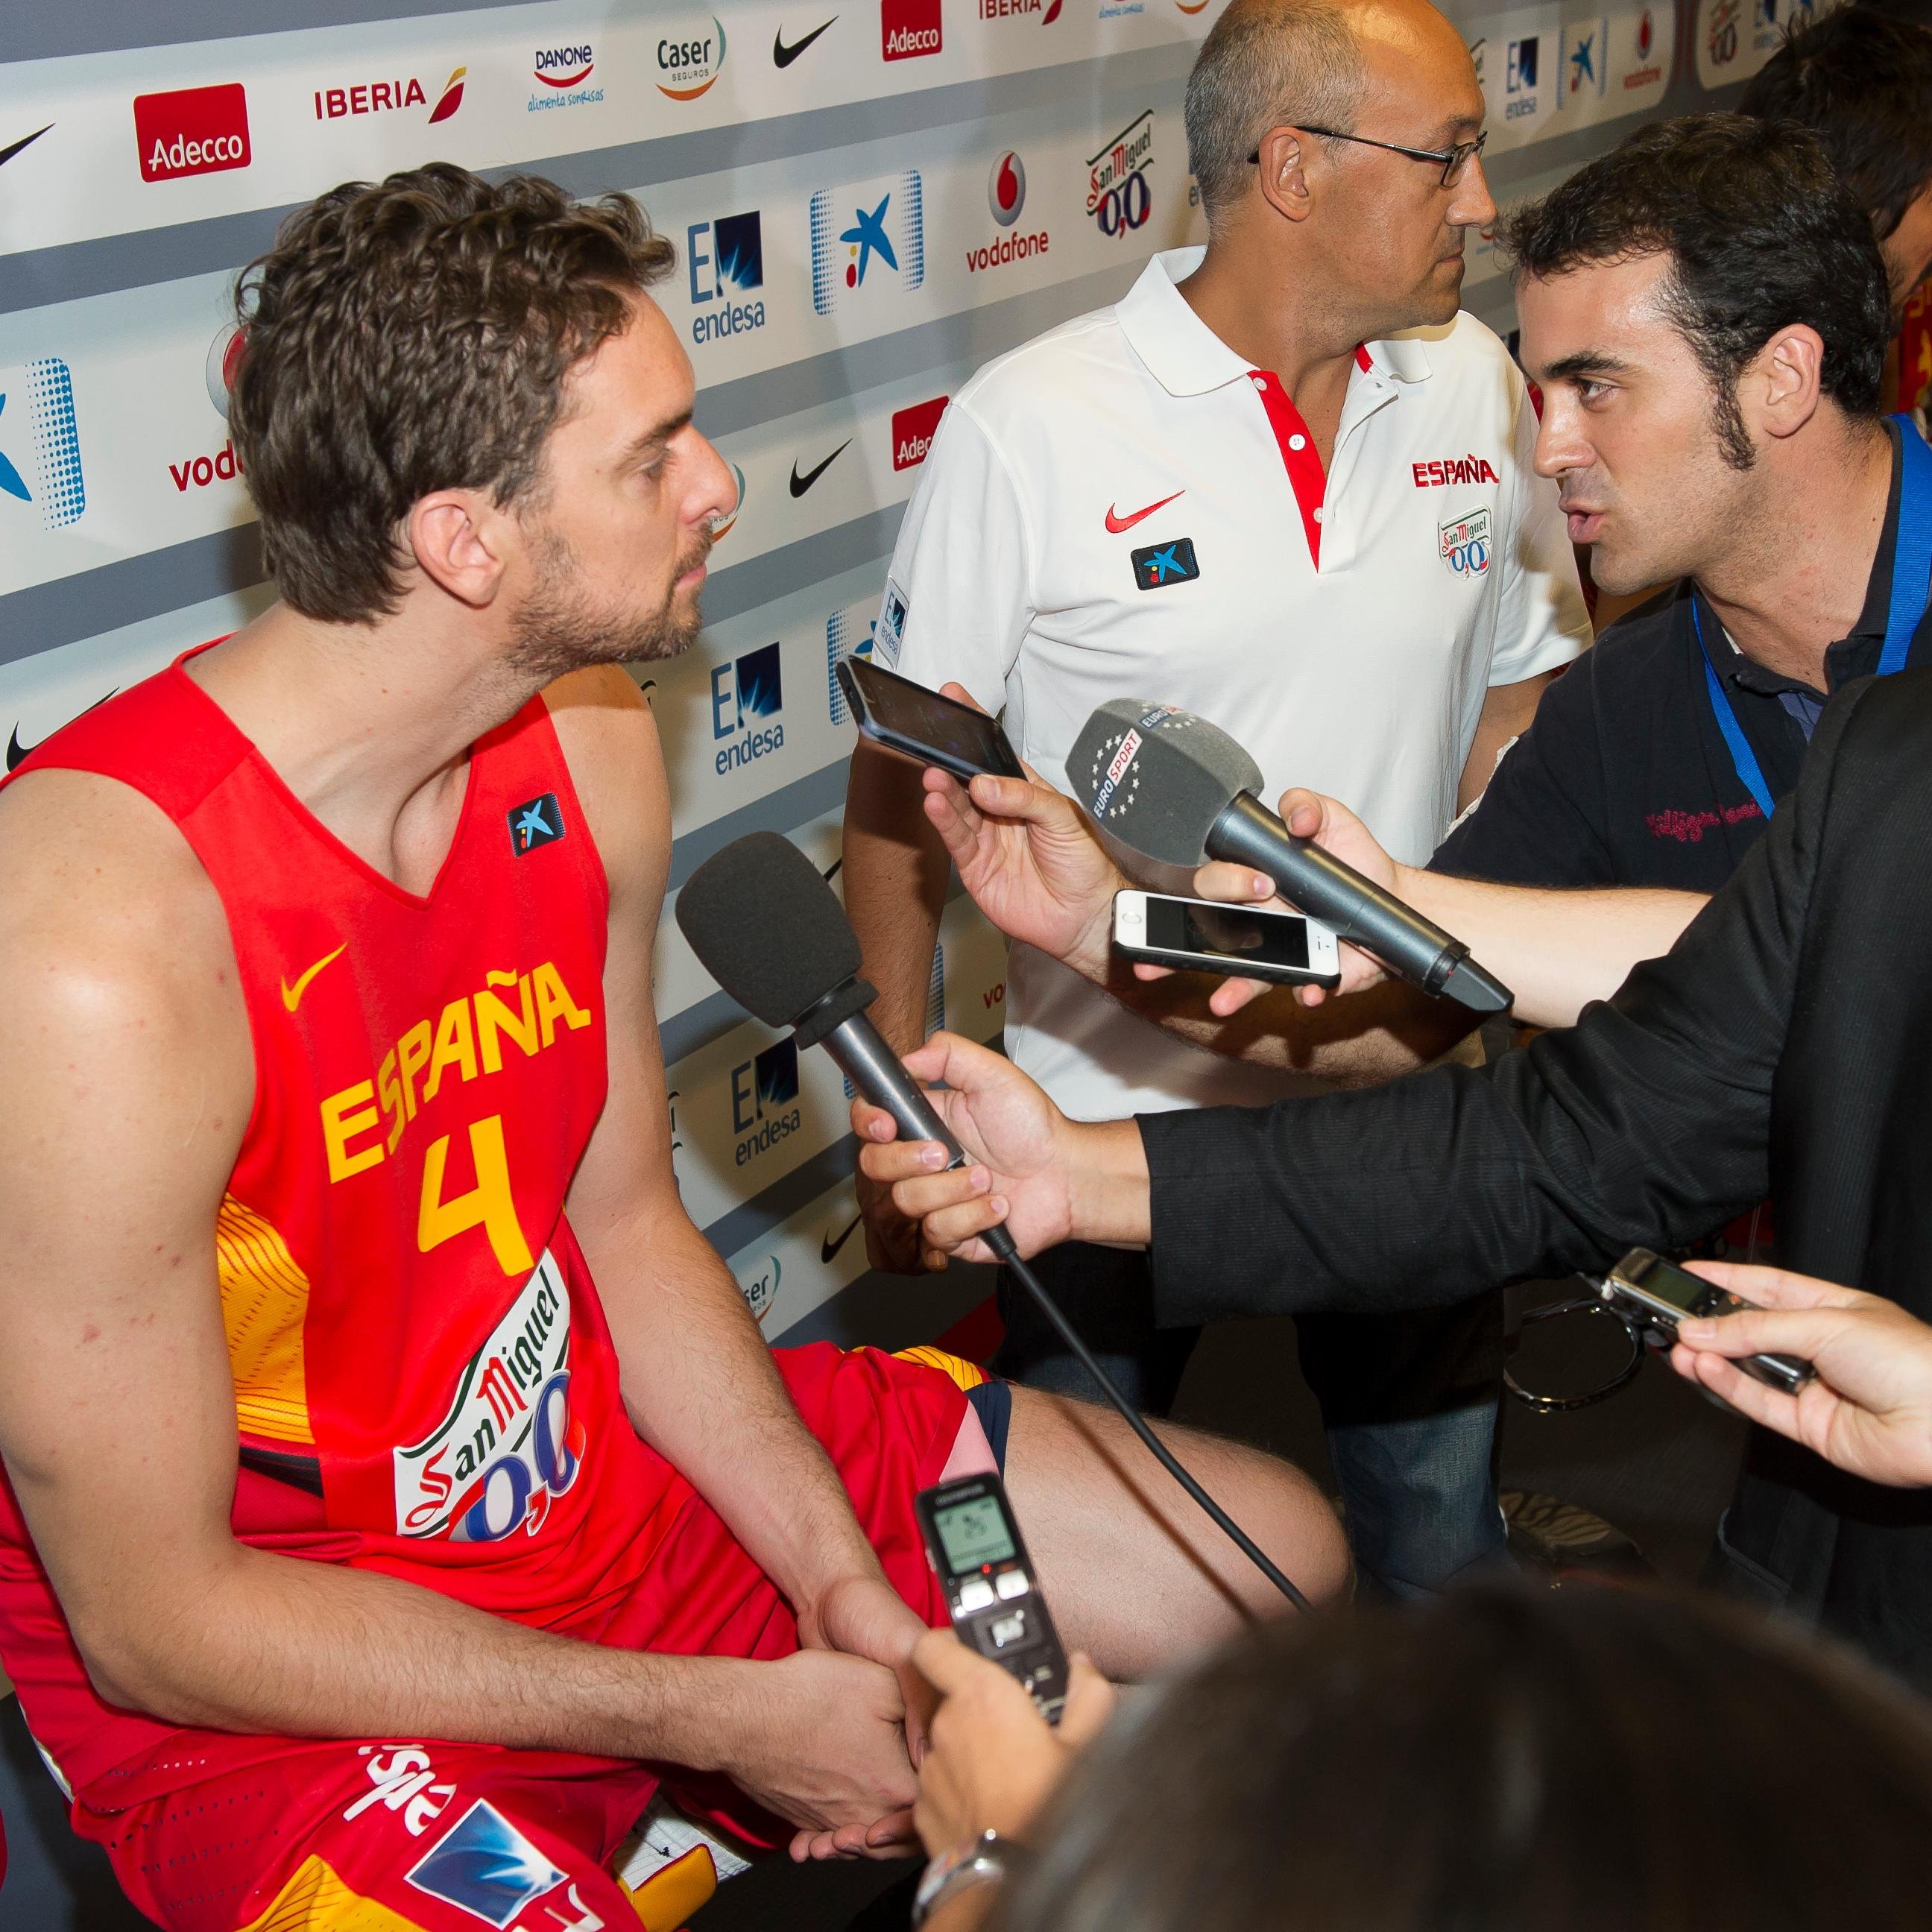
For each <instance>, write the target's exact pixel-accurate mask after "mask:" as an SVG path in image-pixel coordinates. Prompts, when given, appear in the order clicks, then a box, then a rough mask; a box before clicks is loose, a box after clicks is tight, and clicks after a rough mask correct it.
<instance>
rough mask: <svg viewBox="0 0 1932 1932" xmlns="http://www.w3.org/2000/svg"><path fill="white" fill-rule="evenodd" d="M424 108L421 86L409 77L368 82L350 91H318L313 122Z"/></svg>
mask: <svg viewBox="0 0 1932 1932" xmlns="http://www.w3.org/2000/svg"><path fill="white" fill-rule="evenodd" d="M428 105H429V100H428V96H427V95H425V94H424V92H423V85H422V82H421V81H419V80H416V79H415V78H414V77H412V78H410V80H368V81H364V82H362V83H361V84H360V85H359V86H354V87H324V88H320V89H317V92H316V96H315V118H317V120H318V121H340V120H341V118H343V116H344V115H347V114H386V113H389V111H390V110H391V109H392V108H396V107H428Z"/></svg>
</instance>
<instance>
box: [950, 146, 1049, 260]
mask: <svg viewBox="0 0 1932 1932" xmlns="http://www.w3.org/2000/svg"><path fill="white" fill-rule="evenodd" d="M1026 191H1027V176H1026V163H1025V162H1024V161H1023V160H1021V159H1020V157H1019V153H1018V151H1016V149H1014V148H1007V150H1006V151H1005V152H1004V154H1000V155H998V156H996V157H995V160H994V162H993V165H992V168H991V169H989V170H988V172H987V175H986V206H987V208H988V210H989V212H990V213H991V214H992V217H993V219H994V220H995V221H996V222H997V223H998V224H999V225H1000V226H1001V228H1003V229H1008V230H1013V229H1014V228H1015V226H1016V223H1018V222H1019V218H1020V214H1021V211H1022V209H1023V208H1025V206H1026ZM1047 248H1048V236H1047V232H1046V229H1040V230H1039V231H1038V232H1037V233H1034V234H1031V235H1022V234H1019V233H1006V234H1003V235H996V236H994V238H993V239H992V241H990V242H983V243H982V244H981V245H980V247H978V248H969V249H968V250H967V251H966V272H967V273H968V275H977V274H979V273H980V271H981V270H982V269H1001V268H1004V267H1005V266H1006V265H1007V263H1009V262H1023V261H1025V260H1027V258H1028V257H1029V256H1033V255H1044V254H1046V252H1047Z"/></svg>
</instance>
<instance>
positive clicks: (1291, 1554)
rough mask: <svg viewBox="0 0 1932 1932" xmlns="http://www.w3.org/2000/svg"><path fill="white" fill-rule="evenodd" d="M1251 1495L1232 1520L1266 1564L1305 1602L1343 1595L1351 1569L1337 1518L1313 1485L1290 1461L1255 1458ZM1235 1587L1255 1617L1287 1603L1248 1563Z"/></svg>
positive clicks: (1249, 1487)
mask: <svg viewBox="0 0 1932 1932" xmlns="http://www.w3.org/2000/svg"><path fill="white" fill-rule="evenodd" d="M1244 1487H1246V1488H1247V1490H1249V1492H1250V1497H1251V1500H1250V1502H1249V1504H1248V1505H1247V1514H1245V1515H1242V1516H1240V1517H1238V1520H1239V1521H1240V1522H1241V1526H1242V1527H1243V1528H1244V1529H1246V1530H1247V1532H1248V1534H1249V1535H1250V1536H1252V1537H1253V1538H1254V1540H1255V1541H1256V1542H1257V1543H1258V1544H1260V1545H1261V1547H1262V1550H1263V1551H1264V1552H1265V1553H1266V1554H1267V1556H1268V1559H1269V1560H1270V1561H1271V1562H1272V1563H1273V1564H1274V1565H1275V1567H1276V1568H1277V1569H1278V1570H1280V1571H1283V1572H1284V1573H1285V1574H1286V1576H1287V1577H1288V1580H1289V1582H1290V1583H1292V1584H1294V1585H1295V1588H1296V1589H1298V1590H1299V1591H1301V1593H1302V1595H1304V1596H1305V1597H1306V1598H1307V1599H1308V1600H1309V1601H1310V1603H1316V1604H1319V1603H1324V1602H1326V1601H1328V1600H1329V1599H1330V1598H1334V1597H1339V1596H1343V1595H1346V1593H1347V1592H1348V1591H1349V1588H1350V1586H1351V1585H1352V1581H1353V1577H1354V1571H1353V1568H1352V1562H1351V1560H1350V1558H1349V1539H1348V1538H1347V1536H1346V1535H1345V1534H1344V1533H1343V1528H1342V1522H1341V1519H1340V1517H1338V1516H1337V1514H1335V1511H1334V1508H1333V1506H1332V1505H1331V1504H1330V1502H1329V1501H1328V1498H1327V1497H1326V1496H1324V1495H1323V1494H1322V1492H1321V1490H1319V1488H1318V1487H1316V1484H1315V1483H1314V1482H1313V1481H1312V1480H1311V1479H1310V1478H1309V1477H1308V1476H1307V1475H1304V1473H1303V1472H1301V1470H1299V1469H1296V1468H1295V1466H1294V1465H1293V1464H1292V1463H1283V1462H1280V1461H1277V1460H1275V1459H1274V1457H1261V1456H1257V1457H1255V1458H1254V1459H1253V1462H1252V1463H1251V1464H1250V1466H1249V1471H1248V1480H1247V1483H1246V1484H1244ZM1236 1587H1237V1588H1238V1590H1239V1591H1240V1592H1241V1599H1242V1602H1243V1604H1244V1606H1245V1607H1247V1609H1248V1610H1251V1611H1253V1613H1255V1614H1256V1615H1257V1616H1270V1615H1272V1614H1274V1613H1276V1612H1277V1611H1279V1610H1283V1609H1284V1608H1285V1607H1286V1602H1287V1600H1286V1598H1284V1597H1283V1595H1281V1593H1280V1591H1278V1590H1277V1589H1276V1588H1275V1587H1274V1585H1273V1584H1272V1583H1270V1582H1269V1581H1268V1579H1267V1578H1266V1577H1264V1576H1263V1575H1262V1574H1261V1572H1260V1571H1259V1570H1257V1569H1256V1568H1255V1566H1254V1565H1253V1564H1251V1563H1244V1564H1243V1565H1241V1567H1240V1571H1239V1573H1238V1580H1237V1584H1236Z"/></svg>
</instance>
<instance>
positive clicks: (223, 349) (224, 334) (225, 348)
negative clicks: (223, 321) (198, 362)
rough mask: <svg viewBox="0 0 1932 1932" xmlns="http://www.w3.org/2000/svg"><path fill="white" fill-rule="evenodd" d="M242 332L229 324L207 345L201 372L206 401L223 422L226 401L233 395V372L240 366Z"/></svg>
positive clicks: (226, 406)
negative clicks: (206, 392) (204, 385)
mask: <svg viewBox="0 0 1932 1932" xmlns="http://www.w3.org/2000/svg"><path fill="white" fill-rule="evenodd" d="M241 366H242V332H241V331H240V330H239V329H237V328H236V326H235V325H234V324H233V323H229V325H228V326H227V327H226V328H225V329H221V330H220V331H219V332H217V334H216V336H215V338H214V341H212V342H211V343H210V344H208V361H207V363H206V365H205V368H204V369H203V371H202V374H203V375H204V376H205V378H206V380H207V383H208V401H210V402H211V403H212V404H214V413H215V414H216V415H217V416H219V417H220V419H221V420H222V421H223V422H226V421H227V420H228V399H229V397H230V396H232V395H233V394H234V393H235V372H236V370H238V369H239V368H241Z"/></svg>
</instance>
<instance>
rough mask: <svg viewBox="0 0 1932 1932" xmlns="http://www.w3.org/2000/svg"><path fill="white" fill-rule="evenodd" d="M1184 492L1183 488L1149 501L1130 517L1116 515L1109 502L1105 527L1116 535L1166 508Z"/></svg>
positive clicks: (1184, 494) (1183, 494)
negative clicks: (1156, 501)
mask: <svg viewBox="0 0 1932 1932" xmlns="http://www.w3.org/2000/svg"><path fill="white" fill-rule="evenodd" d="M1186 495H1187V491H1186V490H1175V493H1174V496H1163V497H1162V499H1160V502H1158V503H1150V504H1149V505H1148V506H1147V508H1145V510H1136V511H1135V512H1134V513H1133V515H1132V516H1130V517H1122V516H1117V515H1116V514H1115V512H1114V506H1113V505H1112V504H1111V503H1109V505H1107V528H1108V529H1109V531H1110V532H1112V534H1113V535H1115V536H1118V535H1120V534H1121V532H1122V531H1123V530H1130V529H1133V526H1135V524H1136V523H1140V522H1142V521H1143V520H1145V519H1146V518H1147V517H1151V516H1152V515H1153V514H1154V512H1155V511H1157V510H1164V509H1166V508H1167V506H1168V505H1169V504H1170V503H1172V502H1173V501H1174V500H1175V497H1178V496H1186Z"/></svg>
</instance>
